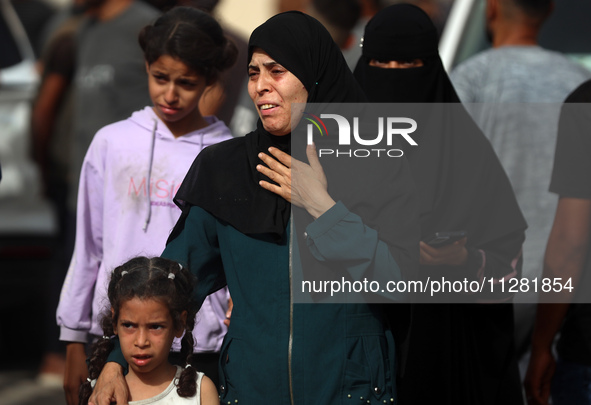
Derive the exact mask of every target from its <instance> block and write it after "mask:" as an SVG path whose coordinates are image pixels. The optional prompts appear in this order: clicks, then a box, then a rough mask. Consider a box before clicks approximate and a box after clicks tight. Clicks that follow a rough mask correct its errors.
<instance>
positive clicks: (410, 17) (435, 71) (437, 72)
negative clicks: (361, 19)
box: [355, 4, 460, 103]
mask: <svg viewBox="0 0 591 405" xmlns="http://www.w3.org/2000/svg"><path fill="white" fill-rule="evenodd" d="M437 44H438V37H437V29H436V28H435V26H434V25H433V23H432V22H431V20H430V19H429V16H428V15H427V14H426V13H425V12H424V11H423V10H421V9H420V8H418V7H416V6H413V5H410V4H399V5H396V6H395V7H388V8H386V9H384V10H382V11H381V12H379V13H378V14H376V15H375V16H374V17H373V18H372V19H371V20H370V21H369V23H368V24H367V26H366V27H365V33H364V37H363V51H362V56H361V58H360V59H359V61H358V63H357V66H356V67H355V78H356V79H357V81H358V82H359V84H360V85H361V88H363V90H364V92H365V94H366V95H367V98H368V99H369V101H371V102H373V103H413V102H414V103H425V102H432V103H436V102H459V101H460V100H459V98H458V96H457V94H456V92H455V90H454V88H453V86H452V85H451V82H450V80H449V77H448V76H447V73H445V70H444V69H443V64H442V63H441V58H440V57H439V53H438V50H437ZM372 59H376V60H378V61H391V60H396V61H410V60H413V59H421V60H422V61H423V63H424V65H423V66H421V67H418V68H412V69H382V68H379V67H375V66H370V65H369V62H370V61H371V60H372Z"/></svg>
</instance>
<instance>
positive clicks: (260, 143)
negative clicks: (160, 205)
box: [171, 11, 365, 237]
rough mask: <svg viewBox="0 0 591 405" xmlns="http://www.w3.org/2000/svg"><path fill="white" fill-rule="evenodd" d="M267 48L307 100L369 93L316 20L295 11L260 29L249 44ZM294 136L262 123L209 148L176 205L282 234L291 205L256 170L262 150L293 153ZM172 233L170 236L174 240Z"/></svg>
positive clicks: (244, 228)
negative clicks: (262, 182) (194, 207)
mask: <svg viewBox="0 0 591 405" xmlns="http://www.w3.org/2000/svg"><path fill="white" fill-rule="evenodd" d="M255 48H261V49H263V50H264V51H265V52H266V53H267V54H268V55H269V56H270V57H272V58H273V59H274V60H275V61H277V62H278V63H280V64H281V65H283V66H284V67H285V68H286V69H287V70H289V71H290V72H291V73H293V74H294V75H295V76H296V77H297V78H298V79H299V80H300V81H301V82H302V84H303V85H304V87H305V88H306V90H307V91H308V102H309V103H310V102H318V101H322V102H358V101H364V100H365V95H364V94H363V92H362V90H361V88H360V87H359V85H358V84H357V82H356V81H355V79H354V78H353V75H352V74H351V72H350V71H349V69H348V67H347V64H346V62H345V60H344V58H343V56H342V54H341V52H340V51H339V49H338V47H337V46H336V45H335V43H334V42H333V40H332V38H331V37H330V34H329V33H328V31H326V29H325V28H324V27H323V26H322V24H320V23H319V22H318V21H317V20H315V19H314V18H312V17H310V16H308V15H306V14H303V13H300V12H296V11H291V12H287V13H282V14H278V15H276V16H274V17H271V18H270V19H269V20H268V21H267V22H265V23H264V24H262V25H261V26H259V27H258V28H256V29H255V30H254V31H253V33H252V35H251V37H250V41H249V44H248V60H247V64H248V63H249V62H250V59H251V57H252V53H253V50H254V49H255ZM290 140H291V134H288V135H285V136H275V135H272V134H270V133H269V132H267V131H266V130H265V129H264V128H263V125H262V123H261V120H260V119H259V120H258V122H257V129H256V130H255V131H253V132H251V133H249V134H247V135H246V136H245V137H244V138H237V139H233V140H230V141H227V142H223V143H221V144H217V145H213V146H211V147H209V148H206V150H204V151H203V152H201V153H200V155H199V157H198V158H197V159H196V160H195V162H194V163H193V166H192V167H191V169H190V170H189V173H188V174H187V177H186V178H185V180H184V181H183V184H182V186H181V187H180V189H179V191H178V193H177V194H176V196H175V202H176V203H177V204H178V205H179V206H180V207H181V208H183V207H184V206H185V205H186V204H187V203H189V204H190V205H198V206H200V207H202V208H204V209H205V210H207V211H209V212H210V213H212V214H213V215H215V216H216V217H217V218H219V219H222V220H224V221H226V222H228V223H229V224H231V225H232V226H234V227H235V228H236V229H238V230H239V231H241V232H243V233H246V234H261V233H272V234H275V235H277V236H282V235H283V233H284V232H285V229H286V226H287V222H288V221H289V216H290V208H291V206H290V204H289V203H288V202H287V201H285V200H284V199H283V198H281V197H279V196H277V195H276V194H274V193H272V192H270V191H267V190H265V189H263V188H262V187H261V186H260V185H259V184H258V183H259V181H260V180H267V181H268V179H267V178H266V177H265V176H263V175H262V174H260V173H259V172H258V171H257V170H256V165H257V164H259V163H261V160H260V159H259V158H258V154H259V152H264V153H267V154H268V153H269V152H268V149H269V147H271V146H274V147H277V148H278V149H281V150H282V151H284V152H287V153H290V151H291V147H290V146H291V145H290ZM175 235H176V232H173V234H172V235H171V237H174V236H175Z"/></svg>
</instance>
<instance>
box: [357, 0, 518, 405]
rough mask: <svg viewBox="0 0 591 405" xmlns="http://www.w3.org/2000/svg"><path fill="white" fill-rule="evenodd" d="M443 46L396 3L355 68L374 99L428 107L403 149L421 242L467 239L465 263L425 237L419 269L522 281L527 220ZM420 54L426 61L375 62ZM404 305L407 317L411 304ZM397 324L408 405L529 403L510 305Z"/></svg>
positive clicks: (421, 309)
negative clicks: (448, 259)
mask: <svg viewBox="0 0 591 405" xmlns="http://www.w3.org/2000/svg"><path fill="white" fill-rule="evenodd" d="M437 45H438V38H437V32H436V29H435V26H434V25H433V24H432V22H431V20H430V19H429V17H428V16H427V15H426V14H425V13H424V12H423V11H422V10H421V9H419V8H418V7H415V6H412V5H408V4H400V5H394V6H391V7H388V8H386V9H384V10H382V11H381V12H379V13H378V14H376V15H375V16H374V17H373V19H372V20H371V21H370V22H369V23H368V24H367V26H366V28H365V35H364V40H363V51H362V52H363V55H362V57H361V58H360V59H359V62H358V64H357V66H356V68H355V72H354V74H355V78H356V79H357V80H358V82H359V83H360V84H361V86H362V88H363V90H364V91H365V93H366V94H367V96H368V98H369V101H370V102H388V103H429V105H427V104H416V107H417V109H416V115H417V116H418V117H419V119H417V121H418V123H419V129H418V130H417V133H416V138H415V139H416V141H417V143H418V144H419V146H418V147H415V148H406V149H405V154H406V156H407V157H408V160H409V163H410V165H411V173H412V176H413V178H414V180H415V183H416V185H417V188H418V191H419V196H420V206H421V212H420V222H421V235H422V239H424V238H426V237H427V236H429V235H431V234H432V233H434V232H442V231H459V230H464V231H467V234H468V237H467V240H463V241H460V242H458V243H457V244H456V245H455V246H454V247H453V248H454V249H456V250H457V252H460V257H464V259H463V261H462V264H461V265H458V264H457V263H455V264H454V265H452V264H449V263H448V264H445V263H444V264H435V262H434V260H433V256H431V257H429V256H430V254H434V255H437V254H438V251H437V250H435V249H434V248H432V247H429V246H426V245H425V244H423V243H421V267H420V271H419V273H420V275H421V277H423V278H426V277H427V276H429V275H431V276H435V277H438V279H441V277H442V275H445V276H446V277H448V276H450V275H454V276H457V275H460V277H459V279H462V278H463V277H467V278H468V280H482V278H483V277H486V279H487V280H490V279H494V280H499V279H501V278H507V279H508V278H512V277H518V275H519V272H520V265H521V264H520V260H521V259H520V253H521V245H522V243H523V240H524V231H525V228H526V224H525V221H524V219H523V216H522V214H521V211H520V209H519V207H518V205H517V202H516V200H515V197H514V194H513V190H512V188H511V185H510V183H509V181H508V179H507V176H506V175H505V172H504V170H503V168H502V167H501V165H500V163H499V161H498V159H497V157H496V155H495V153H494V151H493V149H492V148H491V146H490V144H489V142H488V140H487V139H486V138H485V136H484V135H483V134H482V132H481V131H480V130H479V129H478V128H477V126H476V125H475V124H474V122H473V121H472V119H471V118H470V117H469V115H468V114H467V112H466V111H465V110H464V109H463V107H462V106H461V105H460V104H448V103H459V99H458V97H457V95H456V92H455V90H454V89H453V86H452V84H451V82H450V80H449V78H448V76H447V73H446V72H445V70H444V68H443V65H442V63H441V59H440V57H439V54H438V50H437ZM416 60H420V63H419V64H421V65H422V66H419V67H413V68H408V69H389V68H381V67H377V66H373V65H386V64H387V63H388V62H389V61H398V62H404V61H408V62H412V61H416ZM432 103H440V104H436V105H433V104H432ZM446 103H447V104H446ZM392 108H393V109H396V106H395V105H393V106H392ZM464 243H465V245H464ZM447 249H451V248H450V247H447ZM448 278H449V277H448ZM495 282H496V281H495ZM493 298H498V297H493ZM503 298H506V299H510V296H509V297H503ZM462 299H463V297H459V298H458V301H453V302H461V301H462ZM397 310H398V311H397V317H398V319H404V317H403V316H400V314H401V313H402V314H404V313H405V312H404V308H403V307H402V306H401V307H398V308H397ZM394 325H395V326H398V327H399V329H398V331H397V332H398V335H400V336H407V340H406V342H405V344H404V348H405V349H404V353H403V357H404V358H405V366H404V367H403V370H401V378H400V385H399V395H400V396H399V398H400V404H401V405H407V404H419V405H421V404H427V403H438V404H449V405H451V404H453V405H462V404H466V405H468V404H478V405H482V404H484V405H488V404H491V405H492V404H520V403H522V399H521V389H520V380H519V374H518V370H517V364H516V361H515V358H514V348H513V332H512V331H513V309H512V304H510V303H509V304H494V305H493V304H490V305H486V304H413V305H412V308H411V320H410V329H407V327H408V325H402V323H400V322H399V323H394ZM425 387H428V389H425Z"/></svg>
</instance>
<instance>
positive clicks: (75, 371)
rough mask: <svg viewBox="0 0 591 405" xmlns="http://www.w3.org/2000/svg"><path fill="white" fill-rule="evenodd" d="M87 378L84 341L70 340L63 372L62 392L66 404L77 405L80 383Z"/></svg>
mask: <svg viewBox="0 0 591 405" xmlns="http://www.w3.org/2000/svg"><path fill="white" fill-rule="evenodd" d="M87 378H88V368H87V366H86V352H85V351H84V343H79V342H70V343H68V344H67V346H66V371H65V373H64V392H65V394H66V403H67V404H68V405H78V391H79V389H80V385H82V383H83V382H84V381H86V379H87Z"/></svg>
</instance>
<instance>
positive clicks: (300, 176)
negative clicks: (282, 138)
mask: <svg viewBox="0 0 591 405" xmlns="http://www.w3.org/2000/svg"><path fill="white" fill-rule="evenodd" d="M269 153H270V154H271V156H269V155H267V154H265V153H259V158H260V159H261V160H262V161H263V163H264V164H265V165H266V166H265V165H262V164H260V165H257V170H258V171H259V172H260V173H262V174H264V175H265V176H267V177H268V178H269V179H271V180H272V181H274V182H275V183H276V184H273V183H270V182H268V181H264V180H261V181H260V182H259V184H260V186H261V187H263V188H264V189H266V190H269V191H271V192H273V193H275V194H277V195H279V196H281V197H283V198H284V199H285V200H287V201H289V202H290V203H292V204H294V205H295V206H297V207H301V208H304V209H305V210H306V211H308V213H309V214H310V215H312V216H313V217H314V218H318V217H319V216H320V215H322V214H324V213H325V212H326V211H328V209H329V208H331V207H332V206H333V205H334V204H335V201H334V200H333V199H332V198H331V196H330V195H329V194H328V191H327V189H328V184H327V182H326V175H325V174H324V170H323V169H322V165H321V164H320V160H319V159H318V155H317V153H316V147H315V146H314V145H308V147H307V148H306V155H307V157H308V162H309V164H306V163H304V162H301V161H299V160H297V159H294V158H292V157H291V156H290V155H288V154H287V153H285V152H282V151H281V150H279V149H277V148H273V147H271V148H269Z"/></svg>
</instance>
